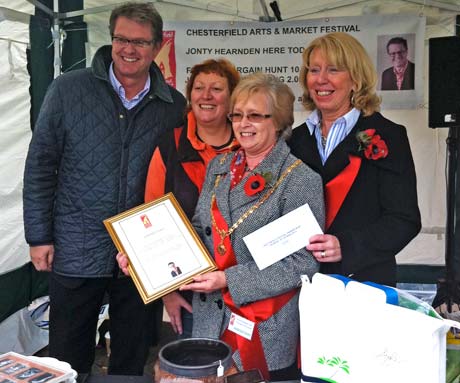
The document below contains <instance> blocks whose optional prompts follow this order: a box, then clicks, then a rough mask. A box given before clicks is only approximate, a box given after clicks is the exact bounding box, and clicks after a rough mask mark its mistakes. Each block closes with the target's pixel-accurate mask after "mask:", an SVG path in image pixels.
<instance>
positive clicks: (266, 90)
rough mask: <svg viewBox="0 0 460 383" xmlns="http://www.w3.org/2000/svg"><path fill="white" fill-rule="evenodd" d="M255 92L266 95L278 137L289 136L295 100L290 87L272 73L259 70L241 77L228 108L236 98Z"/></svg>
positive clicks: (232, 105) (246, 96) (248, 95)
mask: <svg viewBox="0 0 460 383" xmlns="http://www.w3.org/2000/svg"><path fill="white" fill-rule="evenodd" d="M255 93H261V94H264V95H265V96H266V97H267V100H268V104H269V108H270V109H271V111H270V114H271V115H272V119H273V122H274V123H275V127H276V132H277V133H278V137H282V138H284V139H285V140H286V139H287V138H289V137H290V135H291V133H292V124H293V123H294V100H295V96H294V93H293V92H292V90H291V88H289V86H288V85H286V84H285V83H283V82H282V81H281V80H280V79H278V77H276V76H274V75H272V74H265V73H260V72H258V73H254V74H251V75H249V76H246V77H243V79H242V80H241V81H240V82H239V83H238V85H237V86H236V88H235V89H234V91H233V93H232V97H231V98H230V110H231V111H232V110H233V107H234V106H235V103H236V101H237V100H239V99H241V98H245V99H248V98H249V97H251V96H252V95H253V94H255Z"/></svg>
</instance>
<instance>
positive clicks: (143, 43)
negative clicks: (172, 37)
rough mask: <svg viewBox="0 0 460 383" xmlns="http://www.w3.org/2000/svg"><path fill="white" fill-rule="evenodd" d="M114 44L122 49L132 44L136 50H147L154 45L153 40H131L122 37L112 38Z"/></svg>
mask: <svg viewBox="0 0 460 383" xmlns="http://www.w3.org/2000/svg"><path fill="white" fill-rule="evenodd" d="M112 42H113V43H115V44H118V45H120V46H122V47H127V46H128V44H131V45H132V46H134V47H136V48H147V47H148V46H149V45H152V44H153V40H150V41H148V40H129V39H125V38H124V37H120V36H112Z"/></svg>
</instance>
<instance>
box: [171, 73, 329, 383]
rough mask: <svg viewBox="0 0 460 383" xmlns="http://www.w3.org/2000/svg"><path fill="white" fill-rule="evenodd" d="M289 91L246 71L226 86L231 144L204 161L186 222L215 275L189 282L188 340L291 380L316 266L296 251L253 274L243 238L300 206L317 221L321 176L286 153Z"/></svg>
mask: <svg viewBox="0 0 460 383" xmlns="http://www.w3.org/2000/svg"><path fill="white" fill-rule="evenodd" d="M294 99H295V98H294V95H293V93H292V91H291V90H290V89H289V87H288V86H287V85H285V84H283V83H282V82H281V81H280V80H278V79H277V78H276V77H275V76H272V75H265V74H260V73H258V74H255V75H251V76H248V77H246V78H245V79H243V80H242V81H241V82H240V84H239V85H238V86H237V87H236V88H235V90H234V92H233V94H232V98H231V106H230V110H231V111H232V112H231V113H230V114H229V119H230V120H231V121H232V123H233V130H234V134H235V137H236V138H237V139H238V141H239V142H240V144H241V149H240V150H239V151H237V152H235V153H228V154H224V155H221V156H218V157H216V158H215V159H214V160H213V161H212V162H211V163H210V164H209V166H208V169H207V172H206V179H205V182H204V185H203V189H202V192H201V194H200V198H199V201H198V205H197V208H196V211H195V216H194V219H193V224H194V227H195V229H196V230H197V231H198V233H199V235H200V237H201V238H202V240H203V241H204V243H205V245H206V247H207V248H208V250H209V251H210V253H211V254H212V255H213V257H214V259H215V261H216V264H217V266H218V271H213V272H209V273H206V274H203V275H201V276H197V277H195V278H194V281H193V282H192V283H190V284H188V285H184V286H182V287H181V288H180V289H181V290H192V291H194V292H195V294H194V298H193V317H194V326H193V336H194V337H207V338H215V339H217V338H219V339H222V340H224V341H226V342H227V343H229V344H230V345H231V347H232V349H233V350H234V354H233V358H234V361H235V363H236V365H237V367H238V368H239V369H240V370H249V369H251V368H258V369H259V370H260V371H261V372H262V373H263V374H264V377H265V378H266V379H267V380H287V379H294V378H298V375H297V376H296V374H297V369H296V366H295V360H296V352H297V344H298V341H299V314H298V308H297V304H298V292H299V290H298V286H299V281H300V275H301V274H307V275H309V276H310V277H311V276H312V275H313V274H314V273H315V272H316V271H317V270H318V263H317V261H316V260H315V258H314V257H313V256H312V255H311V254H310V252H309V251H307V250H306V249H305V248H302V249H300V250H298V251H296V252H295V253H292V254H290V255H289V256H287V257H285V258H283V259H282V260H280V261H278V262H276V263H274V264H272V265H270V266H268V267H267V268H264V269H263V270H259V268H258V267H257V265H256V263H255V261H254V259H253V257H252V256H251V253H250V252H249V250H248V248H247V247H246V245H245V243H244V241H243V238H244V237H245V236H246V235H248V234H250V233H252V232H254V231H255V230H257V229H259V228H261V227H263V226H265V225H267V224H268V223H270V222H272V221H274V220H276V219H277V218H279V217H281V216H283V215H285V214H287V213H289V212H290V211H292V210H294V209H296V208H298V207H300V206H302V205H304V204H306V203H308V204H309V206H310V208H311V210H312V212H313V214H314V216H315V217H316V219H317V220H318V222H319V224H320V226H321V227H323V226H324V199H323V189H322V181H321V178H320V177H319V176H318V175H317V174H316V173H315V172H313V171H312V170H311V169H310V168H309V167H307V166H306V165H305V164H303V163H302V162H301V161H299V160H297V158H295V157H294V156H292V155H291V154H290V151H289V148H288V147H287V145H286V143H285V138H286V137H287V136H289V134H290V132H291V126H292V123H293V121H294V118H293V103H294Z"/></svg>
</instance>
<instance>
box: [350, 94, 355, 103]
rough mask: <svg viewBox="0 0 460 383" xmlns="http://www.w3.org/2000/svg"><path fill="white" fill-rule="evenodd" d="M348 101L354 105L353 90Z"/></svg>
mask: <svg viewBox="0 0 460 383" xmlns="http://www.w3.org/2000/svg"><path fill="white" fill-rule="evenodd" d="M350 103H351V105H353V106H354V105H355V93H354V92H352V93H351V99H350Z"/></svg>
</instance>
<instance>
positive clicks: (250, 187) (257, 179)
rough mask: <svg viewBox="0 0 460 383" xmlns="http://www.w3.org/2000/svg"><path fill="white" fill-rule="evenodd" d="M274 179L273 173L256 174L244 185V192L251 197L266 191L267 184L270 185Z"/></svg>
mask: <svg viewBox="0 0 460 383" xmlns="http://www.w3.org/2000/svg"><path fill="white" fill-rule="evenodd" d="M271 179H272V174H271V173H255V174H253V175H252V176H250V177H249V178H248V180H247V181H246V183H245V184H244V192H245V193H246V195H247V196H248V197H251V196H253V195H255V194H257V193H260V192H261V191H262V190H264V188H265V185H266V184H267V182H268V183H269V182H270V181H271Z"/></svg>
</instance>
